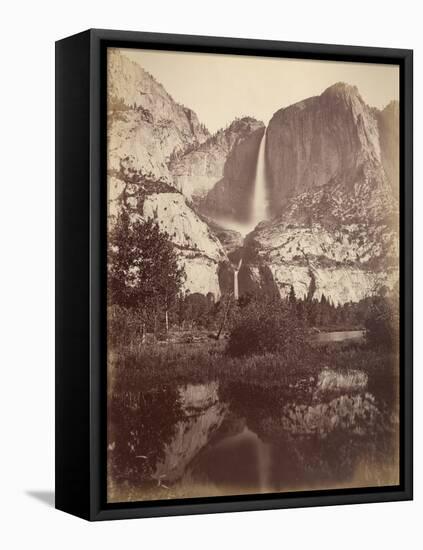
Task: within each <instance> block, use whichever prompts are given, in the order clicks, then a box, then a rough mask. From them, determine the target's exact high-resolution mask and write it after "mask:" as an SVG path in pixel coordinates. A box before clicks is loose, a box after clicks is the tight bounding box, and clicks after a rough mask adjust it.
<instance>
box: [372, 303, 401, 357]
mask: <svg viewBox="0 0 423 550" xmlns="http://www.w3.org/2000/svg"><path fill="white" fill-rule="evenodd" d="M365 327H366V331H367V333H366V337H367V341H368V343H369V344H370V345H373V346H376V347H380V346H384V347H386V348H388V349H395V347H396V346H397V345H398V341H399V311H398V303H394V301H393V300H390V299H389V298H387V297H385V296H379V297H376V298H374V299H373V303H372V304H371V307H370V311H369V313H368V315H367V319H366V322H365Z"/></svg>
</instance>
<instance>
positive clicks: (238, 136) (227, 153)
mask: <svg viewBox="0 0 423 550" xmlns="http://www.w3.org/2000/svg"><path fill="white" fill-rule="evenodd" d="M263 131H264V126H263V123H262V122H258V121H257V120H255V119H254V118H250V117H245V118H242V119H237V120H234V121H233V122H232V123H231V124H230V125H229V126H228V127H227V128H224V129H221V130H219V131H218V132H217V133H216V134H214V135H213V136H210V137H209V138H208V139H207V140H206V141H205V142H203V143H201V144H199V145H196V146H193V147H191V148H189V149H188V150H187V151H186V152H185V153H183V154H180V155H176V157H175V158H174V159H173V160H172V161H171V163H170V165H169V170H170V171H171V172H172V174H173V177H174V181H175V184H176V186H177V187H178V189H179V190H180V191H181V192H182V193H183V194H184V195H185V196H186V197H188V198H189V199H191V200H192V201H193V202H194V203H195V204H196V205H198V206H199V208H200V209H201V210H202V211H203V212H206V211H213V213H216V211H218V213H219V212H220V211H221V210H222V206H221V205H222V204H224V203H225V193H224V192H223V194H222V188H223V186H224V184H223V183H222V180H226V188H227V189H228V190H230V192H231V193H232V194H233V192H234V188H235V187H236V186H237V185H239V182H241V185H243V186H244V198H245V196H247V194H248V189H245V187H246V186H248V185H251V177H250V174H251V170H253V171H254V169H255V157H256V156H257V153H256V148H257V147H258V145H257V139H259V136H260V134H261V135H263ZM237 182H238V183H237ZM209 191H210V194H211V195H215V196H216V197H217V199H215V200H214V201H213V199H211V198H210V199H209V200H207V196H208V193H209ZM226 199H227V197H226ZM216 201H217V203H218V204H216Z"/></svg>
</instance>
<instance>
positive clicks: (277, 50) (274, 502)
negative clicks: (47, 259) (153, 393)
mask: <svg viewBox="0 0 423 550" xmlns="http://www.w3.org/2000/svg"><path fill="white" fill-rule="evenodd" d="M72 40H74V41H77V43H78V45H79V48H80V51H79V56H82V57H83V59H84V61H85V63H84V62H82V64H81V58H78V59H77V60H74V59H73V54H72V52H71V51H70V50H71V49H72V47H71V45H70V42H69V41H72ZM65 43H67V44H65ZM66 45H68V50H69V52H68V57H69V58H70V63H71V64H72V62H74V63H76V65H77V68H78V69H80V68H81V67H83V70H82V71H80V72H78V71H77V73H76V84H75V82H74V81H75V71H71V72H72V76H73V84H72V85H73V86H78V85H80V86H81V89H84V95H83V96H82V97H80V98H79V102H78V101H77V102H76V104H75V109H76V110H78V107H79V111H78V112H76V111H75V112H72V111H69V110H68V114H67V116H68V117H69V119H70V120H69V121H67V125H69V124H71V123H72V124H73V125H75V126H76V127H77V126H78V124H79V125H80V126H81V128H80V130H81V131H82V134H83V136H82V137H83V138H85V139H83V140H82V141H81V144H80V147H77V150H76V160H74V162H76V163H77V164H78V163H79V161H80V164H81V166H84V167H85V169H86V173H85V172H84V170H83V169H82V168H81V171H80V173H79V174H78V175H79V178H80V180H81V183H80V186H79V189H80V193H79V194H78V195H77V197H76V198H74V199H71V198H70V197H62V198H61V197H60V196H59V197H58V198H57V206H56V212H57V222H56V223H57V230H58V231H59V232H61V233H62V234H64V238H65V239H66V236H67V233H70V232H71V229H70V228H69V224H68V223H67V224H66V223H65V220H66V215H65V214H64V212H63V205H62V202H63V199H64V198H66V199H67V200H68V202H69V200H73V201H74V202H75V209H76V211H78V210H79V209H81V211H83V216H84V218H83V219H84V225H83V228H82V230H81V232H79V233H78V234H77V238H76V239H75V238H74V239H73V245H72V246H73V247H74V248H75V249H74V251H73V252H74V254H77V252H78V251H79V253H83V254H85V262H88V265H86V264H85V263H83V264H82V265H81V266H80V268H81V273H80V275H81V280H82V279H83V281H84V285H85V284H88V286H87V288H85V286H84V290H85V291H86V292H82V293H75V295H74V296H73V299H74V300H75V299H76V300H77V301H79V306H80V307H79V309H78V311H77V312H74V313H73V315H72V313H70V314H69V312H68V315H67V320H66V319H64V316H66V309H69V308H66V307H65V306H66V304H64V303H63V302H64V300H63V296H62V293H63V289H61V288H60V285H59V289H58V293H57V302H56V303H57V305H56V309H57V322H58V321H59V323H58V324H59V327H58V334H57V335H56V338H58V339H59V341H58V346H57V347H58V351H57V358H56V414H58V413H59V418H61V419H62V422H60V421H59V422H57V421H56V486H57V485H58V486H59V487H60V489H59V491H58V490H57V488H56V492H57V494H56V502H57V503H56V506H57V507H58V508H60V509H62V510H65V511H70V512H71V513H75V514H76V515H80V516H81V517H84V518H86V519H90V520H105V519H120V518H135V517H151V516H168V515H182V514H199V513H214V512H229V511H247V510H265V509H274V508H292V507H304V506H321V505H337V504H356V503H365V502H384V501H398V500H409V499H411V498H412V468H413V466H412V407H413V405H412V339H413V338H412V99H413V97H412V78H413V77H412V51H410V50H394V49H383V48H364V47H356V46H332V45H323V44H305V43H288V42H276V41H259V40H248V39H232V38H214V37H200V36H184V35H165V34H155V33H137V32H127V31H108V30H91V31H86V32H85V33H81V34H80V35H76V36H75V37H71V38H69V39H65V40H63V41H61V42H58V43H57V49H58V50H57V65H56V72H57V73H58V72H59V73H60V71H62V72H63V71H64V69H63V67H62V66H61V64H62V63H63V57H64V55H65V54H64V53H63V51H64V50H65V49H66V47H65V46H66ZM60 47H61V48H62V54H61V51H60ZM108 47H126V48H140V49H156V50H172V51H190V52H199V53H200V52H201V53H214V54H236V55H254V56H266V57H285V58H287V57H290V58H299V59H317V60H331V61H350V62H362V63H363V62H364V63H385V64H395V65H399V67H400V296H401V303H400V338H401V346H400V347H401V350H400V362H401V368H400V443H401V445H400V485H399V486H395V487H374V488H372V487H370V488H360V489H337V490H318V491H317V490H316V491H307V492H305V491H304V492H295V493H276V494H273V493H272V494H260V495H258V494H256V495H242V496H226V497H223V496H222V497H206V498H190V499H180V500H169V501H154V502H135V503H119V504H117V503H114V504H108V503H107V501H106V480H107V477H106V406H107V392H106V385H107V366H106V365H107V363H106V355H107V349H106V346H107V338H106V335H107V332H106V322H107V319H106V292H107V285H106V237H107V233H106V231H107V215H106V213H107V202H106V201H107V174H106V164H107V135H106V132H107V109H106V93H107V66H106V62H107V58H106V54H107V48H108ZM60 55H62V57H60ZM86 57H88V59H85V58H86ZM59 65H60V66H59ZM87 77H88V81H87ZM61 78H62V79H64V80H65V81H67V79H68V86H69V85H71V82H70V76H69V75H67V74H61ZM79 79H80V81H79ZM56 86H57V87H59V88H60V83H58V82H56ZM62 86H65V84H64V83H63V84H62ZM87 87H88V89H89V93H88V95H87ZM56 89H57V88H56ZM59 92H61V94H62V96H63V95H64V93H65V92H64V91H63V90H59ZM67 93H68V94H69V93H70V92H69V91H68V92H67ZM58 99H60V93H59V94H58ZM81 107H82V109H81ZM62 111H63V106H62V107H61V106H60V104H57V105H56V117H58V119H59V120H58V127H57V129H56V131H58V130H59V132H58V133H59V134H61V138H59V137H57V138H56V139H57V144H56V164H59V167H58V171H59V173H57V172H56V185H57V186H58V187H60V186H62V185H63V181H62V180H64V179H65V178H66V175H65V174H64V173H63V169H62V170H61V167H62V168H63V166H64V165H65V164H66V162H65V159H64V158H63V157H64V153H63V151H62V150H61V148H60V147H63V148H64V144H63V143H62V146H60V143H59V139H62V140H65V141H66V140H69V139H70V137H69V136H68V134H67V133H66V132H64V129H65V128H64V126H66V124H65V122H66V115H65V114H64V113H63V112H62ZM78 117H79V118H78ZM87 117H88V118H87ZM75 131H76V130H75ZM63 134H64V135H63ZM73 137H75V136H74V135H73ZM83 147H86V148H87V151H84V150H83ZM58 148H59V151H57V149H58ZM88 154H89V156H88V157H87V155H88ZM61 155H62V156H61ZM58 157H59V158H58ZM74 159H75V157H74ZM58 160H59V161H60V162H59V163H58ZM66 160H67V159H66ZM68 162H69V160H68ZM59 180H61V181H59ZM84 186H85V187H84ZM88 189H89V193H88ZM84 191H85V193H84ZM60 193H62V192H60V189H59V195H60ZM87 216H88V218H87ZM68 238H70V235H69V236H68ZM57 241H60V238H59V239H57ZM57 244H58V245H59V246H60V242H58V243H57ZM64 264H65V260H64V259H63V258H59V260H58V263H57V268H56V269H57V271H56V277H59V279H60V280H63V279H65V278H66V275H65V274H64V270H65V269H64ZM85 267H86V268H87V269H84V268H85ZM85 276H88V280H86V279H85V278H84V277H85ZM63 285H64V287H65V288H67V290H68V293H72V291H71V289H70V286H71V285H70V283H69V284H68V285H67V284H66V280H64V283H63ZM68 287H69V288H68ZM69 299H71V295H70V296H69ZM87 299H88V303H89V306H88V304H85V302H84V300H85V301H87ZM85 305H87V307H88V310H89V311H87V308H86V307H84V306H85ZM87 313H89V317H88V319H86V317H84V322H85V321H86V325H84V330H83V333H82V334H80V335H79V336H80V338H79V339H78V340H77V341H78V342H79V344H80V346H81V349H80V350H79V352H80V354H81V355H80V356H79V359H80V363H79V364H78V365H75V363H74V362H73V363H72V365H67V363H68V362H69V363H70V358H69V357H66V354H65V353H64V349H65V348H66V343H67V342H65V340H66V335H65V334H64V331H65V330H66V326H67V325H66V323H69V324H70V323H75V322H78V320H80V318H79V317H78V315H83V314H85V316H86V314H87ZM81 338H82V341H81ZM87 339H88V340H87ZM62 348H63V353H62V352H61V349H62ZM88 349H89V355H87V352H88ZM77 352H78V350H77ZM86 355H87V356H86ZM71 367H72V369H76V373H74V374H73V379H72V380H69V379H70V375H69V373H68V371H69V369H70V368H71ZM69 381H71V382H72V381H73V383H74V385H75V387H76V390H78V391H79V392H80V393H81V397H83V407H82V408H83V411H82V413H81V411H79V414H76V415H75V411H73V410H72V407H71V406H70V404H69V403H67V406H66V407H65V406H64V405H63V402H62V399H66V393H67V392H68V390H66V387H67V386H68V384H69ZM58 400H59V403H58ZM81 421H83V422H84V421H85V422H86V424H85V425H82V426H81V424H78V422H79V423H80V422H81ZM64 429H66V431H68V430H70V429H72V431H73V436H72V435H71V434H69V433H63V430H64ZM75 445H76V451H77V452H76V453H75ZM58 447H60V448H59V449H58ZM71 447H72V449H73V451H72V453H73V454H74V455H76V456H74V458H73V459H72V460H71V459H69V458H68V459H66V457H65V454H66V453H67V452H69V451H70V449H71ZM70 461H71V462H72V463H71V464H69V465H68V466H71V467H72V471H73V477H74V479H73V481H75V476H76V477H78V472H79V475H80V479H78V481H79V484H77V487H78V490H75V487H74V488H73V491H72V492H71V491H70V480H69V479H68V478H69V476H65V475H64V474H63V469H64V468H66V465H67V462H70Z"/></svg>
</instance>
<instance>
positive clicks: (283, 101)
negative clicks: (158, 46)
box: [121, 49, 399, 132]
mask: <svg viewBox="0 0 423 550" xmlns="http://www.w3.org/2000/svg"><path fill="white" fill-rule="evenodd" d="M121 51H122V53H123V54H124V55H126V56H127V57H128V58H130V59H132V60H133V61H136V62H137V63H138V64H139V65H141V66H142V67H143V68H144V69H146V70H147V71H148V72H149V73H151V74H152V75H153V76H154V78H155V79H156V80H157V81H158V82H160V83H161V84H163V86H164V87H165V88H166V90H167V91H168V92H169V93H170V95H171V96H172V97H173V98H174V100H175V101H177V102H178V103H182V104H184V105H185V106H186V107H189V108H190V109H193V110H194V111H195V112H196V113H197V115H198V117H199V119H200V122H203V123H204V124H205V125H206V126H207V128H208V129H209V130H210V131H211V132H215V131H216V130H218V129H219V128H222V127H225V126H227V125H228V124H229V123H230V122H231V121H232V120H233V119H234V118H236V117H243V116H253V117H255V118H257V119H258V120H262V121H263V122H264V123H265V124H266V125H267V123H268V122H269V120H270V118H271V117H272V115H273V114H274V113H275V111H277V110H278V109H280V108H282V107H287V106H288V105H291V104H293V103H296V102H298V101H301V100H302V99H306V98H307V97H311V96H314V95H319V94H321V93H322V92H323V91H324V90H325V89H326V88H328V87H329V86H331V85H332V84H335V83H336V82H347V83H348V84H353V85H355V86H357V87H358V89H359V91H360V93H361V95H362V97H363V99H364V100H365V101H366V102H367V103H368V104H369V105H371V106H373V107H378V108H383V107H385V105H387V104H388V103H389V102H390V101H391V100H392V99H399V67H398V66H397V65H376V64H370V63H347V62H345V63H344V62H342V63H340V62H333V61H314V60H300V59H280V58H279V59H278V58H270V57H249V56H241V55H220V54H219V55H216V54H203V53H186V52H166V51H156V50H134V49H122V50H121Z"/></svg>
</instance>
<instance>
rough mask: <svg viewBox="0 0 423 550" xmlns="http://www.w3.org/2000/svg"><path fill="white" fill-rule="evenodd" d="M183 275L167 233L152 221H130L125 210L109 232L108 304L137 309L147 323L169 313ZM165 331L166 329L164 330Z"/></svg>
mask: <svg viewBox="0 0 423 550" xmlns="http://www.w3.org/2000/svg"><path fill="white" fill-rule="evenodd" d="M184 277H185V272H184V269H183V268H182V267H180V266H179V263H178V257H177V254H176V252H175V250H174V247H173V245H172V243H171V241H170V240H169V237H168V235H167V233H165V232H162V231H160V229H159V227H158V225H157V224H156V223H155V222H154V221H153V220H150V219H149V220H140V219H133V218H132V217H131V216H130V215H129V213H128V211H127V209H125V208H123V209H122V211H121V212H120V214H119V215H118V218H117V221H116V225H115V226H114V228H113V229H112V231H111V233H110V240H109V253H108V289H109V293H110V294H109V298H110V302H111V304H116V305H119V306H121V307H124V308H128V309H132V310H137V311H138V312H139V314H140V316H141V318H142V320H143V324H144V323H145V322H146V319H147V317H148V314H149V313H151V312H152V313H153V316H154V319H155V320H156V319H157V315H158V314H159V313H160V312H161V311H164V312H165V315H166V325H168V322H167V320H168V310H169V307H170V306H171V305H172V303H173V302H174V300H175V298H176V296H177V295H178V293H179V292H180V290H181V286H182V283H183V280H184ZM166 328H168V326H167V327H166Z"/></svg>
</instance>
